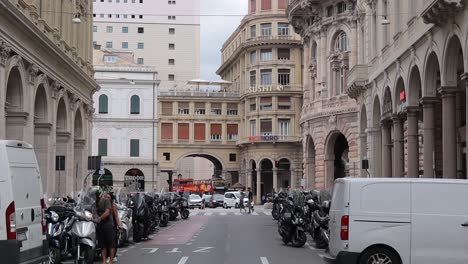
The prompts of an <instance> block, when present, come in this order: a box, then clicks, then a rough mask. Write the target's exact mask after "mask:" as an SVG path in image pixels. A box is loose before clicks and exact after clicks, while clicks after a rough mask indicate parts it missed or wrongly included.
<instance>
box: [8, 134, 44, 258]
mask: <svg viewBox="0 0 468 264" xmlns="http://www.w3.org/2000/svg"><path fill="white" fill-rule="evenodd" d="M0 171H1V173H0V215H1V216H2V217H0V256H2V259H3V260H4V261H6V263H48V252H47V246H48V242H47V240H46V235H45V232H46V223H45V202H44V199H43V194H42V181H41V175H40V173H39V166H38V164H37V160H36V155H35V153H34V150H33V149H32V146H31V145H29V144H27V143H25V142H21V141H14V140H0Z"/></svg>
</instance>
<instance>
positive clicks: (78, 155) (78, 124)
mask: <svg viewBox="0 0 468 264" xmlns="http://www.w3.org/2000/svg"><path fill="white" fill-rule="evenodd" d="M83 130H84V128H83V116H82V114H81V111H80V109H78V110H77V111H76V113H75V122H74V125H73V135H74V144H75V145H74V148H73V149H74V155H73V157H74V162H73V171H74V173H73V178H74V179H75V182H74V186H73V187H74V190H79V189H81V184H82V180H83V179H82V177H83V175H84V174H85V168H83V161H84V159H85V158H86V157H85V155H86V151H85V147H86V140H85V138H84V135H83Z"/></svg>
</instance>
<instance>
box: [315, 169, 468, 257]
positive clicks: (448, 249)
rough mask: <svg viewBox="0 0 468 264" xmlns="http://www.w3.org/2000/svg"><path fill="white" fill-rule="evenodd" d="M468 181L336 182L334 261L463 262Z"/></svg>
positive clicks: (467, 232) (467, 223) (331, 247)
mask: <svg viewBox="0 0 468 264" xmlns="http://www.w3.org/2000/svg"><path fill="white" fill-rule="evenodd" d="M466 201H468V181H466V180H443V179H403V178H394V179H382V178H380V179H379V178H374V179H358V178H354V179H351V178H344V179H338V180H336V181H335V187H334V192H333V198H332V202H331V208H330V221H329V226H330V244H329V253H328V254H326V255H325V256H324V259H325V260H326V261H327V262H329V263H346V264H358V263H359V264H360V263H389V264H390V263H391V264H410V263H411V264H440V263H444V264H464V263H467V260H468V251H467V250H466V245H468V206H467V205H466Z"/></svg>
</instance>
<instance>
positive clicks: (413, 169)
mask: <svg viewBox="0 0 468 264" xmlns="http://www.w3.org/2000/svg"><path fill="white" fill-rule="evenodd" d="M418 110H419V108H418V107H414V108H408V109H407V114H406V115H407V119H408V174H407V175H406V176H407V177H408V178H418V177H419V140H418V139H419V138H418Z"/></svg>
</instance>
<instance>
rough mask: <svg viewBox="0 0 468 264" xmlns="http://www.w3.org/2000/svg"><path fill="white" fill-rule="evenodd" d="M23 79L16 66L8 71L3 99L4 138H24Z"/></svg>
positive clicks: (25, 114) (25, 120)
mask: <svg viewBox="0 0 468 264" xmlns="http://www.w3.org/2000/svg"><path fill="white" fill-rule="evenodd" d="M23 89H24V87H23V80H22V78H21V74H20V72H19V70H18V68H17V67H14V68H13V69H11V71H10V75H9V76H8V81H7V90H6V101H5V127H6V139H11V140H24V128H25V127H26V122H27V119H28V114H27V113H25V112H24V98H23Z"/></svg>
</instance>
